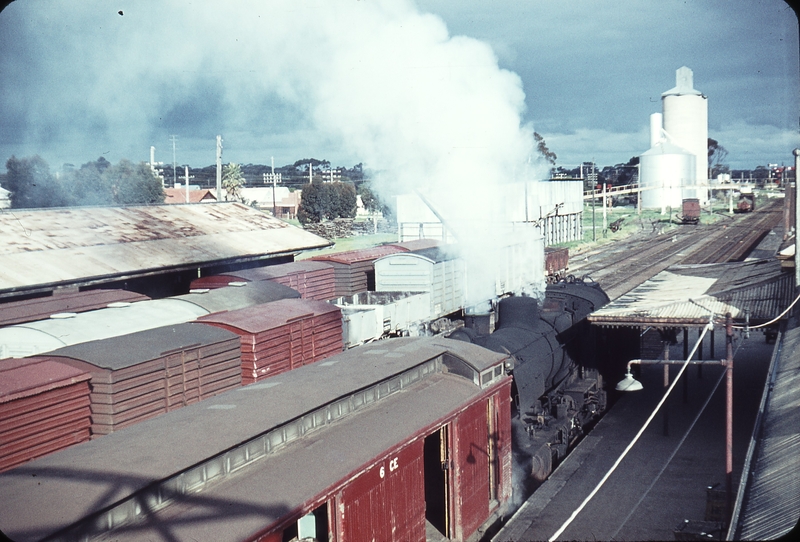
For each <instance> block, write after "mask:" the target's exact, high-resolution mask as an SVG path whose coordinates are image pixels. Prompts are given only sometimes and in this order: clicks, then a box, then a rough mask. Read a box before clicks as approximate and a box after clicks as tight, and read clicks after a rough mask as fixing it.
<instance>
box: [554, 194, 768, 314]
mask: <svg viewBox="0 0 800 542" xmlns="http://www.w3.org/2000/svg"><path fill="white" fill-rule="evenodd" d="M781 219H782V204H781V202H780V201H779V200H778V201H772V202H770V203H768V204H767V205H765V206H763V207H762V208H759V209H758V210H756V211H755V212H753V213H748V214H745V215H738V216H736V217H734V218H732V219H730V220H729V221H728V222H724V223H722V222H717V223H715V224H698V225H696V226H690V225H686V226H681V227H680V228H678V229H675V230H671V231H669V232H665V233H661V234H658V235H648V234H646V233H639V234H636V235H635V236H633V237H631V238H628V239H625V240H621V241H619V242H617V243H614V244H613V245H606V246H603V247H600V248H596V249H592V250H590V251H587V252H583V253H578V254H577V255H575V256H574V257H572V258H571V261H570V273H571V274H573V275H576V276H578V275H581V276H586V275H588V276H590V277H591V278H592V279H594V280H595V281H597V282H598V283H600V285H601V286H602V287H603V290H605V292H606V293H607V294H608V296H609V297H610V298H611V299H616V298H617V297H619V296H621V295H622V294H624V293H626V292H628V291H630V290H631V289H633V288H635V287H636V286H638V285H639V284H641V283H643V282H644V281H646V280H648V279H649V278H651V277H653V276H655V275H656V274H658V273H659V272H661V271H663V270H664V269H666V268H667V267H669V266H670V265H675V264H703V263H721V262H727V261H741V260H743V259H744V258H745V257H746V256H747V254H748V253H749V252H750V251H751V250H752V249H753V248H754V247H755V246H756V245H757V244H758V243H759V242H760V241H761V239H763V238H764V236H765V235H767V233H769V231H770V230H772V229H773V228H774V227H775V226H777V225H778V224H780V222H781Z"/></svg>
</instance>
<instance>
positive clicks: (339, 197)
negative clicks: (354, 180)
mask: <svg viewBox="0 0 800 542" xmlns="http://www.w3.org/2000/svg"><path fill="white" fill-rule="evenodd" d="M323 186H327V187H330V188H329V190H331V208H330V210H329V211H328V218H355V216H356V211H357V210H358V205H357V202H358V200H357V198H356V187H355V186H353V185H352V184H350V183H328V184H324V185H323Z"/></svg>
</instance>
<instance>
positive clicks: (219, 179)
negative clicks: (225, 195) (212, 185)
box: [217, 135, 222, 201]
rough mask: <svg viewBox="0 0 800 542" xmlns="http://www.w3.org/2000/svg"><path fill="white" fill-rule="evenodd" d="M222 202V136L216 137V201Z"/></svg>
mask: <svg viewBox="0 0 800 542" xmlns="http://www.w3.org/2000/svg"><path fill="white" fill-rule="evenodd" d="M221 200H222V136H221V135H218V136H217V201H221Z"/></svg>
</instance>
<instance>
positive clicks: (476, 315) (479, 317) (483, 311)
mask: <svg viewBox="0 0 800 542" xmlns="http://www.w3.org/2000/svg"><path fill="white" fill-rule="evenodd" d="M464 327H466V328H469V329H472V330H473V331H475V332H476V333H477V334H478V335H488V334H490V333H491V332H492V302H491V301H486V302H484V303H479V304H477V305H471V306H469V307H467V308H466V309H464Z"/></svg>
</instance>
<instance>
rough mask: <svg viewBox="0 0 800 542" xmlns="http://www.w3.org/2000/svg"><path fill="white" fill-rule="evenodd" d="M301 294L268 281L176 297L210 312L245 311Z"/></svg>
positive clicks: (246, 283)
mask: <svg viewBox="0 0 800 542" xmlns="http://www.w3.org/2000/svg"><path fill="white" fill-rule="evenodd" d="M298 297H300V294H299V293H298V292H297V290H293V289H292V288H289V287H288V286H284V285H283V284H278V283H277V282H270V281H266V280H262V281H254V282H245V283H243V284H239V285H238V286H230V285H229V286H225V287H223V288H215V289H213V290H209V291H204V292H202V293H200V292H197V293H188V294H184V295H178V296H175V297H174V298H173V299H180V300H183V301H188V302H190V303H194V304H195V305H197V306H199V307H202V308H203V309H205V310H206V311H208V312H218V311H224V310H236V309H243V308H245V307H252V306H253V305H258V304H260V303H269V302H270V301H277V300H279V299H289V298H298Z"/></svg>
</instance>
